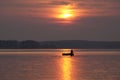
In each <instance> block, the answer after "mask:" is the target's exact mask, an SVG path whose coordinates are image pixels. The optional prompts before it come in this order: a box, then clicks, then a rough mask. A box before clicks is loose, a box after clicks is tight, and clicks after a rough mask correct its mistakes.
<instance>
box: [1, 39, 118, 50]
mask: <svg viewBox="0 0 120 80" xmlns="http://www.w3.org/2000/svg"><path fill="white" fill-rule="evenodd" d="M0 49H120V41H87V40H61V41H42V42H41V41H40V42H39V41H33V40H26V41H17V40H0Z"/></svg>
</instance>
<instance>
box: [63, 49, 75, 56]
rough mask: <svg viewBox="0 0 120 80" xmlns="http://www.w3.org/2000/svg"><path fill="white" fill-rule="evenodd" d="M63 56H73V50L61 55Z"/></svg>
mask: <svg viewBox="0 0 120 80" xmlns="http://www.w3.org/2000/svg"><path fill="white" fill-rule="evenodd" d="M62 55H63V56H74V52H73V50H71V51H70V53H62Z"/></svg>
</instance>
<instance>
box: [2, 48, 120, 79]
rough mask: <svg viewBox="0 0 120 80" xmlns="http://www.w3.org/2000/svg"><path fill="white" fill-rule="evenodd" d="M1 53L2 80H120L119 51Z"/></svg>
mask: <svg viewBox="0 0 120 80" xmlns="http://www.w3.org/2000/svg"><path fill="white" fill-rule="evenodd" d="M0 51H1V52H0V80H120V51H119V50H74V52H75V56H73V57H70V56H61V53H62V52H67V51H69V50H67V49H61V50H59V49H50V50H49V49H41V50H39V49H36V50H0Z"/></svg>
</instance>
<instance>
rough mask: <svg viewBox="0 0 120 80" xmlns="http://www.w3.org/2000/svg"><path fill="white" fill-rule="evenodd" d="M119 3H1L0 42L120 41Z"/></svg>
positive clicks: (85, 0)
mask: <svg viewBox="0 0 120 80" xmlns="http://www.w3.org/2000/svg"><path fill="white" fill-rule="evenodd" d="M119 34H120V0H0V40H36V41H55V40H93V41H120V36H119Z"/></svg>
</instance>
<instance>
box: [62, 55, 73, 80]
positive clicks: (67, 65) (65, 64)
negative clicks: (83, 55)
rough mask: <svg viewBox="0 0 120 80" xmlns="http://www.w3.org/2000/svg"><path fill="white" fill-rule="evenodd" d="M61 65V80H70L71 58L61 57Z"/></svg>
mask: <svg viewBox="0 0 120 80" xmlns="http://www.w3.org/2000/svg"><path fill="white" fill-rule="evenodd" d="M61 61H62V64H61V70H62V80H71V76H72V64H71V57H63V58H62V60H61Z"/></svg>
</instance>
